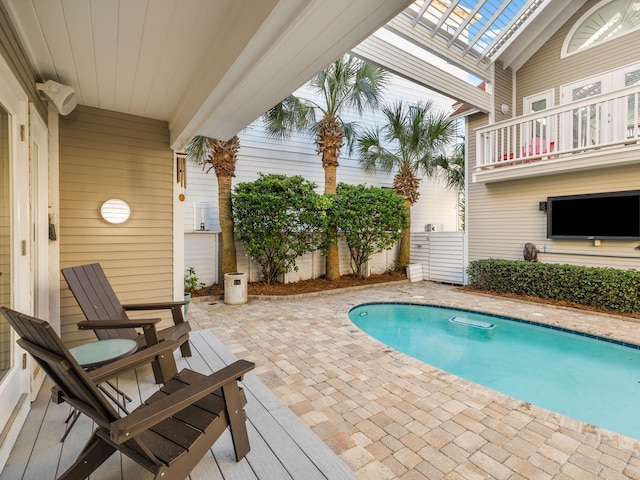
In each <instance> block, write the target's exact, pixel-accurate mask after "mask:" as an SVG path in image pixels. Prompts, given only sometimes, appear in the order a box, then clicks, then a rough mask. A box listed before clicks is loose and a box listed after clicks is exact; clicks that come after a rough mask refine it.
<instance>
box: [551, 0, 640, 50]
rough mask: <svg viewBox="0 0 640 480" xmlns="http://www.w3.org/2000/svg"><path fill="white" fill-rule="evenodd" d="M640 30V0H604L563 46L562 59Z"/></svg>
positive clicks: (584, 19)
mask: <svg viewBox="0 0 640 480" xmlns="http://www.w3.org/2000/svg"><path fill="white" fill-rule="evenodd" d="M638 29H640V0H604V1H602V2H600V3H598V4H597V5H595V6H594V7H593V8H591V9H590V10H589V11H588V12H587V13H585V14H584V15H583V16H582V17H581V18H580V20H578V21H577V22H576V24H575V25H574V26H573V28H572V29H571V30H570V31H569V34H568V35H567V38H565V40H564V44H563V45H562V54H561V56H562V58H564V57H567V56H569V55H573V54H574V53H579V52H582V51H584V50H587V49H588V48H591V47H593V46H595V45H600V44H602V43H604V42H608V41H609V40H613V39H614V38H618V37H620V36H622V35H625V34H627V33H630V32H633V31H634V30H638Z"/></svg>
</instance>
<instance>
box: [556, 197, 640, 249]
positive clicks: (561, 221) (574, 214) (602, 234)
mask: <svg viewBox="0 0 640 480" xmlns="http://www.w3.org/2000/svg"><path fill="white" fill-rule="evenodd" d="M547 237H548V238H574V239H577V238H582V239H594V240H595V239H610V240H635V239H640V190H631V191H624V192H607V193H593V194H588V195H568V196H563V197H548V198H547Z"/></svg>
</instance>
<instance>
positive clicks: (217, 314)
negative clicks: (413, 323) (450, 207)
mask: <svg viewBox="0 0 640 480" xmlns="http://www.w3.org/2000/svg"><path fill="white" fill-rule="evenodd" d="M378 301H395V302H413V303H426V304H436V305H445V306H452V307H459V308H467V309H475V310H480V311H485V312H489V313H494V314H498V315H507V316H514V317H517V318H521V319H526V320H532V321H537V322H540V323H548V324H553V325H562V326H563V327H567V328H571V329H575V330H579V331H584V332H587V333H591V334H595V335H599V336H604V337H611V338H616V339H620V340H625V341H628V342H631V343H637V344H640V322H635V321H630V320H626V319H623V318H622V317H617V316H613V315H601V314H594V313H589V312H584V311H578V310H570V309H563V308H555V307H552V306H546V305H541V304H534V303H528V302H520V301H515V300H508V299H502V298H495V297H490V296H486V295H479V294H472V293H467V292H462V291H460V290H459V289H458V288H457V287H454V286H448V285H441V284H434V283H430V282H418V283H413V284H412V283H395V284H390V285H385V286H377V287H368V288H366V289H361V290H353V291H349V292H342V293H331V294H321V295H315V296H307V297H302V298H290V299H279V300H253V299H252V300H250V301H249V303H248V304H246V305H238V306H231V305H225V304H224V302H223V301H220V300H211V299H202V300H200V301H198V302H194V303H193V304H192V306H191V308H190V309H189V314H188V317H189V321H190V322H191V324H192V327H193V328H194V330H198V329H200V330H205V329H207V330H210V331H211V332H213V334H214V335H215V337H214V336H212V335H211V333H210V332H206V331H203V332H194V334H193V337H194V342H195V344H196V346H197V347H196V351H197V352H198V354H197V355H196V356H195V357H194V358H193V359H189V360H186V361H185V360H184V359H179V362H180V363H185V362H186V363H188V364H189V365H190V366H191V367H192V368H193V367H194V366H195V367H196V368H195V369H197V370H200V369H201V368H204V369H205V370H206V369H207V368H214V369H215V368H219V362H220V361H223V360H224V361H225V362H226V363H228V362H229V361H231V360H232V358H233V355H232V354H235V356H237V357H240V358H245V359H247V360H251V361H254V362H255V363H256V370H255V371H254V373H255V375H256V376H257V378H258V379H259V380H261V381H262V383H261V382H258V380H256V379H255V378H253V373H252V374H251V375H250V376H249V377H250V378H249V379H248V380H247V381H246V382H245V383H246V385H245V388H246V389H247V391H248V392H249V393H250V395H249V403H248V405H247V413H248V416H249V421H250V422H251V424H252V426H251V428H250V434H251V435H252V440H251V441H252V442H253V444H252V452H250V453H249V455H248V456H247V460H246V463H242V462H241V463H240V464H235V462H233V461H232V460H231V459H230V453H229V446H228V445H226V444H225V443H224V442H222V443H220V444H218V445H217V446H215V445H214V449H213V450H212V453H211V454H208V455H207V456H206V457H205V459H204V460H203V461H202V462H201V463H200V464H199V465H198V468H197V469H196V470H195V471H194V472H193V474H192V475H191V478H192V480H199V479H204V478H207V479H208V478H218V479H221V478H225V479H226V478H237V479H240V480H245V479H247V478H259V479H268V480H280V479H281V478H287V479H291V478H293V479H296V480H298V479H300V480H306V479H307V478H312V477H310V476H309V475H311V473H312V472H313V475H314V477H313V478H328V479H330V480H333V479H335V480H344V479H346V478H349V476H350V474H351V472H349V471H348V469H346V468H345V463H346V466H348V467H350V469H351V470H352V471H353V472H355V474H356V475H357V476H358V477H359V478H361V479H363V480H366V479H371V480H381V479H403V480H409V479H551V478H553V479H579V480H583V479H591V478H600V479H613V480H615V479H629V478H631V479H640V441H638V440H635V439H631V438H629V437H625V436H622V435H619V434H616V433H613V432H610V431H607V430H604V429H600V428H597V427H594V426H592V425H587V424H584V423H582V422H579V421H577V420H573V419H570V418H568V417H565V416H563V415H559V414H557V413H554V412H550V411H548V410H545V409H543V408H539V407H536V406H532V405H530V404H528V403H525V402H522V401H519V400H516V399H513V398H510V397H508V396H506V395H502V394H499V393H496V392H494V391H492V390H489V389H487V388H485V387H482V386H480V385H477V384H474V383H471V382H468V381H465V380H463V379H460V378H458V377H456V376H454V375H452V374H449V373H447V372H443V371H441V370H439V369H437V368H434V367H431V366H429V365H427V364H424V363H422V362H420V361H418V360H415V359H412V358H410V357H408V356H406V355H404V354H402V353H399V352H397V351H395V350H393V349H391V348H389V347H386V346H385V345H383V344H381V343H380V342H378V341H377V340H375V339H373V338H371V337H369V336H368V335H367V334H365V333H364V332H362V331H360V330H359V329H358V328H356V327H355V326H354V325H353V324H352V323H351V322H350V320H349V319H348V316H347V312H348V311H349V309H350V308H351V307H353V306H355V305H357V304H360V303H366V302H378ZM220 342H222V343H224V345H222V344H221V343H220ZM225 347H226V348H225ZM198 365H199V367H200V368H197V366H198ZM147 370H149V372H147V373H148V375H147V376H149V377H150V375H151V374H150V368H148V369H147ZM139 375H140V374H138V376H139ZM135 377H136V375H134V374H132V375H131V378H129V379H127V378H123V379H121V378H120V377H119V378H118V380H119V381H122V382H124V387H125V388H127V385H129V387H132V388H133V389H134V390H135V388H136V384H137V385H139V387H138V388H142V385H143V382H142V380H140V379H137V380H136V378H135ZM639 379H640V373H639ZM147 383H151V384H152V383H153V382H146V383H144V385H146V384H147ZM264 385H266V386H268V387H269V388H270V390H271V391H269V390H267V389H266V388H265V386H264ZM145 388H149V387H148V386H146V387H145ZM127 389H128V388H127ZM271 392H273V393H275V395H276V396H277V397H279V399H280V401H282V402H283V403H284V404H285V405H286V406H288V407H289V409H287V408H285V406H284V405H283V404H282V403H280V402H279V401H278V400H277V399H276V398H275V397H274V396H273V395H272V393H271ZM41 397H46V392H44V393H42V392H41ZM272 397H273V398H272ZM258 399H259V400H258ZM265 399H266V400H265ZM576 401H580V399H579V398H576ZM53 407H56V408H58V407H61V408H60V409H59V410H57V411H55V412H54V411H53V409H50V410H51V411H52V413H51V414H50V413H49V411H48V410H47V406H46V401H45V402H44V406H39V407H38V406H36V407H34V410H32V413H31V414H30V419H29V420H28V421H27V425H25V428H24V432H25V435H24V438H23V439H22V440H20V439H19V442H18V447H17V449H14V450H17V452H16V451H14V452H13V453H12V458H10V459H9V463H8V465H7V468H5V471H3V472H2V475H0V478H1V479H2V480H4V479H5V478H7V479H12V480H13V479H14V478H27V479H28V478H34V479H35V478H38V479H41V478H44V477H43V476H42V472H46V473H47V474H48V475H49V476H48V477H47V478H53V476H55V472H56V469H53V465H54V464H56V465H57V463H59V465H57V467H58V468H60V466H61V465H62V466H64V464H65V462H66V464H68V463H69V462H70V461H72V459H73V458H75V456H76V455H77V452H76V450H79V449H80V448H81V446H82V445H83V444H84V441H86V438H88V436H89V432H90V430H91V425H90V422H89V421H88V420H87V419H84V421H83V417H81V420H80V421H79V426H78V427H76V428H74V430H73V431H72V435H71V436H70V439H68V440H67V441H66V442H65V443H64V445H63V444H60V442H59V436H56V435H59V434H60V433H61V431H62V430H63V422H62V421H63V420H64V416H65V415H66V410H65V408H64V407H63V406H55V405H54V406H53ZM38 409H41V410H38ZM42 409H44V410H47V412H46V413H43V412H42ZM292 412H293V413H292ZM294 413H295V415H297V417H298V418H299V419H300V420H302V422H300V421H299V420H298V418H296V417H295V416H294V415H293V414H294ZM38 416H41V417H42V418H40V419H38V418H36V417H38ZM304 424H306V425H307V426H308V427H309V428H310V429H311V430H312V431H313V432H315V434H316V435H317V436H316V435H313V434H312V433H311V432H310V431H309V430H308V429H307V428H305V427H304ZM276 430H277V431H276ZM278 432H280V433H278ZM284 432H287V433H286V434H285V433H284ZM318 437H319V439H321V440H322V441H324V443H322V442H320V441H319V440H318ZM292 439H293V441H294V444H295V445H294V444H292V443H291V440H292ZM284 440H286V442H289V443H288V445H290V446H289V447H287V446H286V445H285V444H284V443H283V441H284ZM327 446H328V447H329V448H327ZM32 447H33V449H32ZM292 448H295V449H300V450H298V454H295V453H292V452H293V450H292ZM331 450H332V451H333V452H335V454H337V455H339V456H340V457H341V458H342V460H343V461H344V463H343V462H340V461H338V462H336V461H334V460H331V456H332V454H331ZM27 451H29V452H30V454H31V456H32V458H30V459H28V463H29V464H28V466H27V468H26V470H24V468H23V464H22V463H20V462H27V460H25V459H24V458H20V457H21V456H25V452H27ZM302 452H304V453H302ZM318 459H320V460H322V459H324V460H325V462H326V465H325V468H323V469H317V468H316V467H317V466H318V465H323V464H324V463H323V462H322V461H318ZM303 461H304V462H306V464H307V465H309V466H313V469H309V468H306V469H305V468H304V467H303V468H302V469H301V465H302V463H301V462H303ZM51 462H53V463H51ZM243 462H245V461H243ZM278 464H280V465H282V466H281V467H278V469H277V470H276V469H274V468H273V466H274V465H278ZM327 469H328V470H327ZM24 471H26V472H27V473H26V474H24V475H22V474H21V476H16V475H17V474H16V473H15V472H24ZM34 472H35V473H34ZM132 472H134V473H135V475H136V478H147V477H144V476H140V472H139V469H138V470H132V469H131V466H130V465H128V464H126V462H124V461H122V462H120V460H118V459H117V458H115V459H113V461H111V462H110V464H109V466H108V469H106V470H104V471H102V472H100V475H98V476H96V478H125V479H127V480H128V479H129V478H132V477H131V474H132ZM303 472H304V473H303ZM143 473H144V472H143ZM34 475H36V476H34ZM247 475H248V476H247ZM92 478H93V476H92Z"/></svg>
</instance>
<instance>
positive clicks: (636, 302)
mask: <svg viewBox="0 0 640 480" xmlns="http://www.w3.org/2000/svg"><path fill="white" fill-rule="evenodd" d="M467 273H468V274H469V285H470V286H471V287H472V288H475V289H477V290H489V291H494V292H499V293H514V294H516V295H529V296H532V297H539V298H546V299H550V300H560V301H567V302H571V303H576V304H580V305H588V306H592V307H597V308H602V309H604V310H612V311H617V312H640V272H638V271H635V270H619V269H615V268H596V267H582V266H576V265H556V264H551V263H537V262H526V261H523V260H501V259H494V258H491V259H488V260H475V261H473V262H471V263H470V264H469V268H468V269H467Z"/></svg>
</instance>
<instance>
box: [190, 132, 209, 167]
mask: <svg viewBox="0 0 640 480" xmlns="http://www.w3.org/2000/svg"><path fill="white" fill-rule="evenodd" d="M208 140H209V138H208V137H205V136H204V135H196V136H195V137H193V138H192V139H191V140H190V141H189V143H187V146H186V147H185V152H186V153H187V159H188V160H189V161H191V162H192V163H194V164H196V165H202V164H203V163H205V162H206V161H207V160H208V159H209V156H210V155H211V152H210V151H209V146H208Z"/></svg>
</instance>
